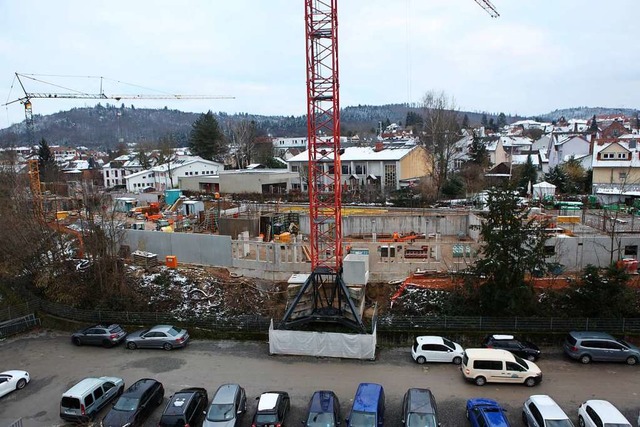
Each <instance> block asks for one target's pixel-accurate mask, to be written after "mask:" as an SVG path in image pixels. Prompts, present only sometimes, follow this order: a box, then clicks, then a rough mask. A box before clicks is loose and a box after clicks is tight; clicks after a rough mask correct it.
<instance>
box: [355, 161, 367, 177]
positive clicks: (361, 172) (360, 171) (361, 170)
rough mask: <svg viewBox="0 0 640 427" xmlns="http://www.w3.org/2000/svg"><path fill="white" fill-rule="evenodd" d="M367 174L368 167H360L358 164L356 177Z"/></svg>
mask: <svg viewBox="0 0 640 427" xmlns="http://www.w3.org/2000/svg"><path fill="white" fill-rule="evenodd" d="M366 174H367V166H366V165H362V164H361V165H358V164H356V175H366Z"/></svg>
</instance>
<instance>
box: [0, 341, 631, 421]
mask: <svg viewBox="0 0 640 427" xmlns="http://www.w3.org/2000/svg"><path fill="white" fill-rule="evenodd" d="M543 351H545V357H543V358H542V359H541V360H540V362H539V366H540V367H541V369H542V371H543V373H544V381H543V382H542V384H541V385H539V386H536V387H534V388H527V387H524V386H521V385H486V386H484V387H477V386H475V385H472V384H469V383H466V382H465V381H464V380H463V379H462V376H461V374H460V371H459V369H458V367H457V366H453V365H446V364H431V365H427V366H421V365H417V364H415V363H414V362H413V361H412V359H411V355H410V351H409V349H408V348H391V349H387V348H383V349H380V351H379V355H378V359H377V360H376V361H356V360H340V359H338V360H336V359H325V358H313V357H294V356H269V355H268V345H267V343H266V342H236V341H202V340H201V341H194V342H192V343H191V344H190V345H189V346H188V347H187V348H186V349H182V350H174V351H171V352H165V351H162V350H135V351H131V350H126V349H125V348H124V347H123V346H119V347H115V348H111V349H103V348H99V347H75V346H73V345H71V343H70V340H69V336H68V334H66V333H62V332H56V331H39V332H34V333H31V334H27V335H23V336H20V337H16V338H11V339H8V340H5V341H3V342H0V361H1V362H0V370H8V369H24V370H27V371H29V372H30V374H31V377H32V381H31V383H30V384H29V385H28V386H27V387H26V388H25V389H23V390H20V391H16V392H13V393H11V394H9V395H7V396H5V397H3V398H2V399H1V402H0V426H4V425H6V424H7V423H8V422H10V421H11V420H14V419H16V418H19V417H22V418H23V423H24V424H23V425H24V426H25V427H29V426H55V425H63V423H62V422H61V420H60V418H59V402H60V395H61V394H62V393H63V392H64V391H65V390H67V389H68V388H69V387H71V386H72V385H73V384H75V383H76V382H78V381H79V380H81V379H82V378H84V377H87V376H101V375H114V376H120V377H122V378H124V380H125V384H126V385H127V386H128V385H130V384H132V383H133V382H135V381H136V380H138V379H140V378H144V377H151V378H156V379H158V380H160V381H162V383H163V384H164V386H165V389H166V394H165V403H166V402H167V398H168V396H169V395H171V394H172V393H174V392H176V391H177V390H179V389H180V388H183V387H186V386H203V387H205V388H206V389H207V390H208V391H209V393H210V397H211V394H212V393H213V392H214V391H215V389H216V388H217V387H218V386H219V385H220V384H222V383H225V382H237V383H239V384H241V385H242V386H243V387H245V389H246V391H247V397H248V413H247V414H246V415H245V416H244V417H243V419H242V422H241V425H240V426H239V427H249V426H250V425H251V417H252V414H253V411H254V410H255V406H256V403H257V402H256V400H255V397H257V396H258V395H259V394H260V393H261V392H264V391H269V390H284V391H287V392H289V394H290V395H291V412H290V414H289V416H288V418H287V424H288V425H289V426H295V425H300V422H301V421H302V420H303V419H304V416H305V410H306V406H307V403H308V399H309V398H310V397H311V394H312V393H313V392H314V391H315V390H321V389H330V390H333V391H335V392H336V394H337V395H338V397H339V398H340V401H341V406H342V415H343V416H346V415H347V413H348V411H349V408H350V404H351V403H352V399H353V394H354V392H355V390H356V387H357V385H358V383H360V382H377V383H380V384H382V385H383V386H384V388H385V392H386V408H387V413H386V420H385V421H386V422H385V425H386V426H388V427H401V425H402V423H401V404H402V397H403V395H404V393H405V391H406V390H407V388H409V387H429V388H431V390H432V391H433V392H434V394H435V396H436V399H437V401H438V407H439V412H440V421H441V423H442V426H444V427H447V426H453V427H455V426H465V425H468V421H467V420H466V419H465V416H464V405H465V401H466V400H467V399H469V398H472V397H487V398H492V399H495V400H497V401H499V402H500V403H502V404H503V405H504V406H505V407H506V408H507V410H508V417H509V420H510V421H511V423H512V425H513V426H520V425H522V424H521V421H520V415H521V405H522V403H523V402H524V400H525V399H526V398H527V397H528V396H529V395H530V394H549V395H551V396H552V397H553V398H554V399H555V400H556V401H557V402H558V403H559V404H560V405H561V406H562V407H563V408H564V409H565V411H566V412H567V413H568V414H569V415H570V417H571V418H572V419H573V420H574V422H576V425H577V408H578V406H579V405H580V403H582V402H583V401H584V400H587V399H591V398H601V399H607V400H610V401H611V402H612V403H614V404H615V405H616V406H617V407H618V408H619V409H621V411H622V412H623V413H624V414H625V415H626V416H627V417H628V418H629V420H632V421H633V422H634V423H635V420H636V419H637V416H638V410H639V409H640V397H639V393H640V366H626V365H624V364H620V365H619V364H591V365H586V366H583V365H580V364H578V363H575V362H573V361H570V360H568V359H565V358H564V357H563V356H562V354H561V353H560V352H559V351H558V349H543ZM161 412H162V407H161V408H158V409H156V410H155V411H154V413H153V415H152V417H151V418H150V419H149V420H148V421H147V423H146V424H145V425H149V426H155V425H157V422H158V420H159V418H160V414H161ZM102 415H103V414H101V416H102ZM343 425H344V424H343Z"/></svg>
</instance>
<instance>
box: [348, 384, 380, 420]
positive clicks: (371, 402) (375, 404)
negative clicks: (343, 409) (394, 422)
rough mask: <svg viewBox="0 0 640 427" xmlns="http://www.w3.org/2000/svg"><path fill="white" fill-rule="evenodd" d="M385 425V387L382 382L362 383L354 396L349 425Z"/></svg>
mask: <svg viewBox="0 0 640 427" xmlns="http://www.w3.org/2000/svg"><path fill="white" fill-rule="evenodd" d="M383 425H384V389H383V388H382V386H381V385H380V384H374V383H360V385H359V386H358V390H356V395H355V396H354V398H353V406H352V407H351V413H350V414H349V417H348V418H347V427H382V426H383Z"/></svg>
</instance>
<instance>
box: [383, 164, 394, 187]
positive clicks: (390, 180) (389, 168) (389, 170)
mask: <svg viewBox="0 0 640 427" xmlns="http://www.w3.org/2000/svg"><path fill="white" fill-rule="evenodd" d="M384 186H385V187H387V188H395V187H396V165H384Z"/></svg>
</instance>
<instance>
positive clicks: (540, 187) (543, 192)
mask: <svg viewBox="0 0 640 427" xmlns="http://www.w3.org/2000/svg"><path fill="white" fill-rule="evenodd" d="M555 195H556V186H555V185H553V184H551V183H549V182H546V181H542V182H539V183H537V184H533V198H534V199H540V200H543V199H544V198H545V197H546V196H555Z"/></svg>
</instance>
